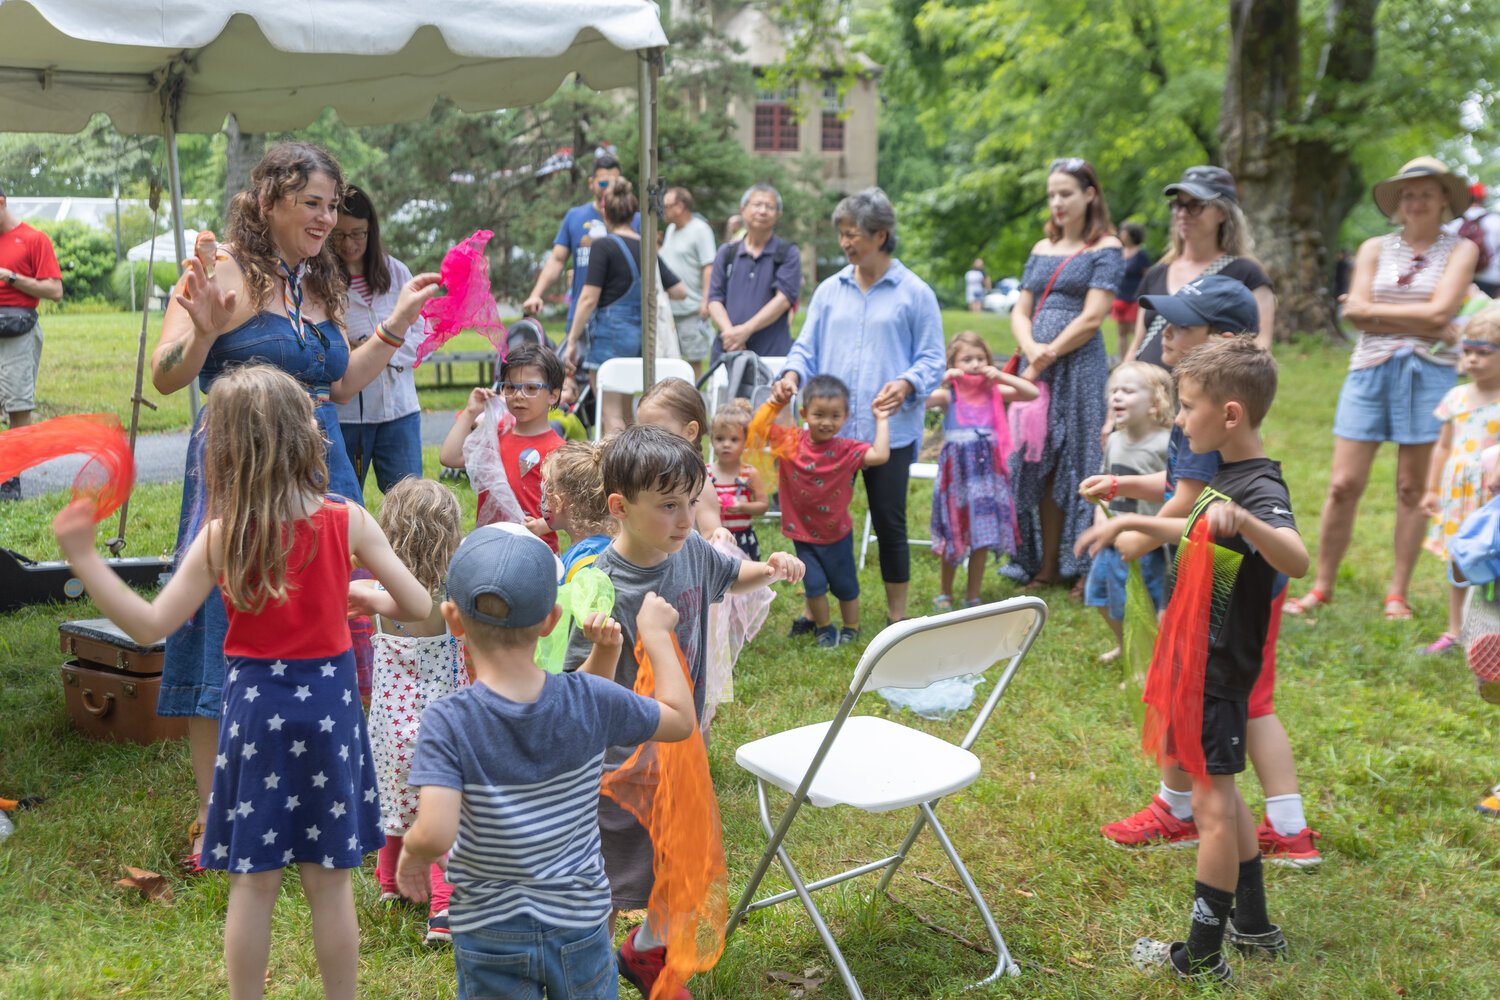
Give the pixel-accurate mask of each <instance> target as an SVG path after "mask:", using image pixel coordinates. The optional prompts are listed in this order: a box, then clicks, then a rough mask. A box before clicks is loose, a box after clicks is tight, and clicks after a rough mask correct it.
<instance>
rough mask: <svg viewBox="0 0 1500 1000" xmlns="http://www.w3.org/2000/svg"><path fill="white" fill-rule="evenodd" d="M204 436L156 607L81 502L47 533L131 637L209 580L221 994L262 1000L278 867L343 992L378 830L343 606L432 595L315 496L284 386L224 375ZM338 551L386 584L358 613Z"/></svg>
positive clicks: (366, 523) (294, 409)
mask: <svg viewBox="0 0 1500 1000" xmlns="http://www.w3.org/2000/svg"><path fill="white" fill-rule="evenodd" d="M206 427H207V430H206V435H205V441H204V453H203V466H204V471H205V478H206V481H207V496H208V511H209V515H210V518H211V519H210V520H208V522H207V523H206V524H205V526H204V528H203V529H202V530H201V531H200V532H199V534H198V536H197V537H196V538H194V539H193V541H192V543H191V544H190V545H189V546H188V549H187V552H186V554H185V555H184V556H183V558H182V561H181V563H180V564H179V566H178V569H177V571H176V572H175V573H174V574H173V575H172V579H171V581H170V582H168V584H167V586H166V587H165V588H163V590H162V592H161V594H160V595H159V596H158V597H157V598H156V600H155V601H153V602H150V603H147V602H146V601H145V600H144V599H143V598H141V597H139V596H138V595H136V594H135V593H134V592H133V591H131V590H130V589H129V588H127V587H126V586H125V585H124V584H123V583H122V582H121V581H120V579H119V577H118V576H116V575H115V574H114V571H113V570H111V569H110V568H109V566H108V565H107V564H106V563H105V562H104V561H103V560H102V559H101V558H100V557H99V554H98V551H97V550H96V549H95V547H94V525H93V511H92V509H91V507H90V505H89V504H88V503H87V502H86V501H84V502H79V503H74V504H72V505H70V506H69V507H68V508H66V509H65V510H64V511H63V512H62V513H61V514H59V515H58V516H57V518H56V520H54V521H53V525H52V527H53V531H54V533H55V534H56V535H57V539H58V544H59V546H60V547H61V548H62V550H63V553H64V554H65V555H66V556H67V557H68V559H69V560H70V562H71V563H72V564H73V571H74V573H75V574H76V575H77V577H78V578H79V580H80V581H82V582H83V584H84V586H85V587H86V588H87V589H88V591H89V593H90V594H91V595H92V596H93V597H94V599H95V601H96V602H97V603H98V605H99V607H100V609H101V610H102V611H103V612H104V613H105V614H106V615H108V616H109V617H110V619H111V620H113V621H114V622H115V623H116V624H117V625H119V626H120V627H121V628H122V629H124V630H125V632H126V633H127V634H129V635H130V636H132V637H133V638H134V639H136V640H137V641H138V642H142V643H148V642H154V641H156V640H157V639H159V638H161V637H162V636H164V635H166V634H167V633H168V632H171V631H172V630H173V629H175V628H177V627H179V626H180V625H182V624H183V623H184V622H185V621H187V619H188V618H189V617H190V616H191V615H192V614H193V613H194V612H195V611H196V610H197V609H198V608H199V606H200V605H202V603H203V602H204V600H206V599H207V597H208V595H209V592H210V591H211V590H212V589H213V587H214V584H215V583H218V585H219V587H220V589H221V591H222V592H223V599H224V603H225V606H226V610H227V612H228V618H229V630H228V633H227V635H226V636H225V640H224V655H225V665H226V670H225V684H224V711H223V718H222V721H221V724H220V729H219V745H218V754H217V757H216V759H215V767H214V778H213V794H212V796H211V797H210V799H209V813H208V824H207V830H206V833H205V840H204V850H203V859H202V864H203V865H204V867H207V868H222V869H227V870H228V871H229V904H228V908H227V913H226V916H225V920H224V961H225V966H226V968H227V972H228V978H229V995H230V997H231V998H234V1000H238V998H241V997H259V996H260V995H261V994H262V992H263V990H264V986H265V974H266V965H267V956H268V952H269V948H270V941H269V938H270V931H271V912H272V908H273V907H274V906H275V903H276V896H277V890H278V888H279V886H280V884H281V870H282V869H283V868H284V867H286V866H287V865H292V864H295V865H297V866H298V871H299V874H300V877H301V882H302V888H303V891H304V892H305V893H306V894H307V900H308V905H309V907H310V908H311V910H312V931H313V942H314V946H315V948H316V951H317V955H318V967H319V972H320V973H321V975H322V978H323V992H324V995H325V996H327V997H335V996H337V997H350V996H353V995H354V993H355V978H356V973H357V970H358V959H359V932H358V927H357V924H356V922H355V911H354V892H353V887H352V884H351V880H350V874H349V873H350V869H352V868H355V867H357V866H358V865H359V864H360V863H361V860H362V859H363V857H364V855H365V854H366V853H368V852H370V851H373V850H375V849H377V848H378V847H379V846H380V843H381V837H380V806H379V803H378V801H377V793H376V789H375V772H374V767H373V766H372V761H371V757H370V744H369V737H368V735H367V733H366V731H365V726H364V716H363V712H362V710H361V707H360V701H359V694H358V690H357V688H356V680H355V674H354V656H353V653H352V652H351V650H350V640H349V629H348V626H347V625H346V624H345V620H346V619H345V616H346V609H347V608H348V607H351V606H355V607H358V610H360V611H361V612H362V613H367V614H370V613H381V614H389V615H394V616H397V617H399V618H401V619H403V620H420V619H422V618H425V617H426V616H427V614H428V613H429V612H430V611H431V608H432V598H431V596H430V595H429V594H428V593H427V591H426V589H425V588H423V587H422V585H421V584H420V583H418V582H417V580H416V578H415V577H413V576H412V574H411V573H410V572H409V571H408V570H407V569H406V567H405V566H403V565H402V564H401V562H400V560H399V559H397V558H396V555H395V553H393V552H392V551H391V547H390V544H389V543H388V542H387V541H386V539H385V536H384V535H383V534H382V533H381V531H380V528H379V526H378V525H377V524H376V523H375V520H374V518H372V517H371V516H370V515H369V514H367V513H365V511H364V510H363V509H362V508H360V507H359V506H357V505H355V504H352V503H346V502H344V501H342V500H336V499H333V498H330V497H327V496H324V490H325V489H326V488H327V482H328V471H327V467H326V465H325V462H324V457H323V456H324V446H323V441H322V437H321V434H320V433H319V431H318V427H317V424H316V423H315V422H314V420H313V407H312V402H311V398H310V396H309V395H308V391H307V390H306V389H305V388H303V387H302V386H301V385H300V384H299V383H298V382H296V381H295V380H294V379H292V378H291V377H290V376H289V375H287V374H285V373H284V372H282V371H280V370H278V369H275V368H271V367H269V366H265V365H253V366H248V367H245V368H242V369H239V370H238V371H235V372H232V373H229V374H226V375H224V376H222V377H221V378H220V379H219V380H218V381H217V382H215V383H214V390H213V393H212V394H211V395H210V396H209V400H208V415H207V421H206ZM351 556H353V557H356V558H358V559H359V561H360V563H361V564H363V565H364V566H365V567H366V568H367V569H369V570H370V571H371V572H372V573H374V574H375V577H376V578H377V579H378V580H380V581H381V582H382V583H383V584H384V585H385V587H386V588H387V590H386V591H385V592H383V593H380V594H378V595H371V596H370V597H369V598H367V599H364V600H362V601H359V602H356V599H355V598H354V597H353V596H352V595H350V593H349V567H350V559H351Z"/></svg>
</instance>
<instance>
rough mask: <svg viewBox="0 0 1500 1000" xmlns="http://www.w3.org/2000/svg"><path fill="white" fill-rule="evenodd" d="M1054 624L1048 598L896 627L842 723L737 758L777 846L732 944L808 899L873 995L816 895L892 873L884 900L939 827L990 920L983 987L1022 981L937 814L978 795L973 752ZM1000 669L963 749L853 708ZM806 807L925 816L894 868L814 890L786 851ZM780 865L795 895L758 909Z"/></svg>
mask: <svg viewBox="0 0 1500 1000" xmlns="http://www.w3.org/2000/svg"><path fill="white" fill-rule="evenodd" d="M1046 620H1047V605H1046V604H1045V603H1043V602H1042V601H1041V600H1040V599H1039V598H1036V597H1015V598H1011V599H1010V600H1008V601H1001V602H999V603H997V604H984V605H980V606H979V607H975V608H964V609H962V610H959V611H949V612H947V613H945V614H941V615H933V616H931V617H928V618H913V619H907V620H906V621H900V622H897V623H895V624H894V625H890V626H888V627H887V628H885V629H884V630H883V631H882V632H881V633H880V634H879V635H877V636H876V637H875V638H874V639H873V640H872V641H871V642H870V645H869V646H868V647H866V649H865V653H864V656H862V657H860V661H859V665H858V666H857V667H856V668H855V670H854V679H853V680H852V681H851V682H850V684H849V694H848V695H847V696H846V697H845V698H844V700H843V703H842V704H841V705H839V709H838V713H837V714H836V715H835V716H834V717H833V720H832V721H831V722H820V723H817V724H815V725H811V726H802V727H800V728H798V729H789V730H787V731H785V732H782V733H777V734H776V735H774V736H767V737H765V738H764V739H759V740H756V741H754V742H753V743H747V744H745V745H744V746H742V747H740V748H739V749H738V750H737V751H735V755H734V759H735V763H737V764H739V766H740V767H742V768H744V769H745V770H747V771H749V772H750V773H751V774H753V775H755V792H756V797H757V799H758V800H759V805H760V822H761V826H762V827H763V828H764V829H765V832H766V836H767V837H768V838H769V842H768V843H767V844H766V849H765V852H764V853H763V854H762V855H761V858H760V864H759V865H757V866H756V869H755V872H754V874H752V875H751V876H750V882H749V884H748V885H746V886H745V891H744V893H743V894H742V895H741V896H740V900H739V902H738V903H737V904H736V905H735V908H734V912H733V913H732V914H731V915H730V917H729V925H728V929H727V933H728V934H733V933H734V930H735V928H736V927H738V926H739V924H740V922H741V920H743V919H744V917H745V915H746V914H747V913H750V912H753V911H755V910H760V909H764V908H765V907H768V906H774V905H776V904H777V903H781V902H785V901H786V900H788V899H792V898H793V897H795V898H798V899H800V900H802V905H803V906H804V907H805V908H806V909H807V915H808V916H809V917H811V918H812V922H813V926H814V927H815V928H816V929H817V932H818V936H819V937H820V938H822V939H823V944H824V945H825V946H826V947H827V948H828V953H829V955H830V956H831V957H832V959H833V964H834V965H835V966H836V967H837V968H838V971H839V976H840V977H841V978H842V979H843V981H844V986H845V987H846V988H847V989H848V991H849V995H850V997H852V998H854V1000H862V998H863V996H864V994H863V993H862V992H861V991H860V988H859V983H857V982H856V981H855V979H854V975H853V973H851V972H850V971H849V966H848V963H846V962H845V961H844V956H843V954H842V953H841V952H840V951H839V947H838V944H837V943H835V941H834V940H833V935H832V934H831V933H830V932H829V930H828V925H827V923H826V922H824V920H823V915H822V914H821V913H819V912H818V908H817V906H816V905H815V904H814V903H813V899H812V893H813V892H815V891H817V890H819V889H823V888H826V887H828V886H831V885H836V884H838V883H840V882H843V881H846V880H848V879H851V878H855V877H856V876H859V875H865V874H869V873H872V872H877V871H882V870H883V871H884V874H883V875H882V876H881V878H880V883H879V885H877V886H876V889H875V891H876V893H877V894H878V893H881V892H883V891H884V890H885V889H886V887H887V886H889V885H890V882H891V878H892V877H893V876H894V875H895V874H896V869H897V868H899V867H900V866H901V863H902V862H903V861H905V860H906V855H907V852H908V851H910V850H911V846H912V844H913V843H914V842H915V841H916V839H917V835H918V834H919V833H921V832H922V828H923V827H924V826H931V827H932V833H933V836H935V837H936V838H937V840H938V843H939V845H940V846H941V847H942V849H943V853H944V854H946V855H947V856H948V860H949V861H950V862H951V863H952V865H953V868H954V871H955V872H957V874H958V878H959V881H961V882H962V883H963V886H964V888H965V889H966V890H967V891H968V894H969V898H970V899H972V900H973V902H974V905H975V906H977V907H978V908H979V915H980V917H981V918H982V919H983V921H984V926H985V930H986V931H987V932H988V933H989V937H990V941H991V942H992V943H993V945H994V948H995V954H996V962H995V970H994V971H993V972H992V973H990V974H989V975H988V976H986V977H985V978H984V979H983V980H982V981H981V983H980V984H976V985H981V984H982V983H988V982H991V981H993V980H995V979H998V978H999V977H1000V976H1002V975H1012V976H1018V975H1020V974H1021V969H1020V966H1019V965H1017V964H1016V962H1015V960H1014V959H1013V958H1011V955H1010V951H1009V950H1008V949H1007V948H1006V947H1005V940H1004V939H1003V938H1002V937H1001V936H1000V930H999V928H998V927H996V926H995V919H994V917H992V916H991V915H990V911H989V907H988V906H986V905H985V902H984V897H982V896H981V895H980V894H979V889H978V887H976V886H975V884H974V880H973V879H972V878H971V877H970V876H969V872H968V870H967V869H966V868H965V867H964V865H963V862H962V861H961V860H960V859H959V856H958V850H957V848H955V847H954V846H953V843H952V841H950V840H949V839H948V835H947V833H945V832H944V830H943V827H942V824H940V823H939V822H938V819H937V816H936V814H935V810H936V808H937V804H938V801H939V800H940V799H942V798H943V797H944V796H946V795H950V794H952V793H953V792H956V791H959V790H960V789H963V788H967V787H968V786H969V785H971V784H973V783H974V781H975V779H977V778H978V777H979V768H980V761H979V758H978V757H976V756H975V755H974V754H973V753H972V752H971V751H970V749H969V748H970V747H971V746H973V744H974V740H975V739H976V738H977V737H978V736H979V732H980V730H981V729H983V728H984V724H985V723H986V722H987V721H988V720H989V718H990V716H991V715H992V714H993V713H994V710H995V706H996V704H998V703H999V701H1000V698H1001V696H1002V695H1003V694H1005V690H1006V688H1008V687H1009V686H1010V682H1011V678H1013V677H1014V676H1015V673H1016V670H1017V668H1018V667H1020V665H1021V661H1022V660H1023V659H1025V657H1026V653H1027V652H1028V651H1029V650H1030V649H1031V645H1032V643H1033V642H1035V641H1036V637H1037V636H1038V635H1039V634H1041V631H1042V625H1043V624H1044V623H1045V622H1046ZM1001 660H1006V661H1007V662H1006V664H1005V668H1004V670H1003V672H1002V673H1001V675H1000V677H999V678H998V679H997V680H996V681H995V686H994V690H992V691H991V692H990V696H989V697H988V698H987V699H986V700H985V703H984V706H983V707H982V708H981V709H980V710H979V713H978V715H977V716H975V718H974V721H973V723H972V724H971V725H970V726H969V731H968V733H967V734H966V735H965V736H964V738H963V740H962V741H960V742H959V743H957V744H953V743H950V742H948V741H947V740H944V739H940V738H939V737H936V736H932V735H929V734H927V733H924V732H921V731H920V730H916V729H909V728H907V727H906V726H903V725H901V724H900V723H897V722H892V721H890V720H888V719H883V718H879V717H876V716H869V715H856V716H851V715H850V712H851V711H852V710H853V709H854V703H855V702H856V701H858V700H859V696H860V694H861V693H862V692H863V691H864V690H865V689H866V688H879V687H900V688H920V687H926V686H927V685H928V684H931V683H933V682H934V681H939V680H944V679H946V678H949V677H959V676H962V675H965V674H973V673H978V672H980V671H983V670H985V669H986V668H987V667H989V666H991V665H992V664H995V663H998V662H1000V661H1001ZM768 784H770V785H775V786H776V787H777V788H780V789H781V790H782V791H784V792H788V793H790V795H791V801H790V802H789V803H788V804H787V807H786V811H785V812H784V813H782V815H781V819H780V821H779V822H778V823H776V824H774V825H773V824H772V821H771V814H770V808H769V806H768V804H767V801H766V786H767V785H768ZM804 803H811V804H812V805H814V806H817V807H818V808H827V807H829V806H836V805H847V806H852V807H854V808H856V809H862V810H864V811H865V812H870V813H883V812H891V811H894V810H897V809H908V808H912V807H915V808H916V810H917V816H916V818H915V820H914V821H913V822H912V825H911V828H910V829H909V830H907V832H906V837H905V839H904V840H902V842H901V846H900V848H899V849H898V850H897V851H896V853H895V854H893V855H891V856H890V857H887V858H882V859H881V860H879V861H871V862H869V863H867V864H863V865H860V866H858V867H856V868H851V869H849V870H848V871H846V872H843V873H841V874H838V875H833V876H830V877H828V878H822V879H818V880H817V881H815V882H804V881H803V879H802V876H801V874H799V873H798V871H797V869H796V868H795V867H794V866H793V865H792V859H791V857H790V856H789V855H788V854H787V851H786V846H785V840H786V836H787V831H788V830H790V829H791V826H792V821H793V820H795V819H796V818H797V813H798V811H799V810H800V809H801V808H802V806H803V804H804ZM773 858H775V859H777V860H779V861H780V862H781V867H782V869H783V870H785V872H786V875H787V878H788V879H789V880H790V881H791V883H792V888H791V889H790V890H788V891H786V892H781V893H777V894H776V895H774V896H768V897H766V898H765V899H760V900H757V899H755V890H756V889H757V888H759V887H760V883H761V880H762V879H763V878H764V877H765V874H766V871H767V869H769V868H770V865H771V860H772V859H773Z"/></svg>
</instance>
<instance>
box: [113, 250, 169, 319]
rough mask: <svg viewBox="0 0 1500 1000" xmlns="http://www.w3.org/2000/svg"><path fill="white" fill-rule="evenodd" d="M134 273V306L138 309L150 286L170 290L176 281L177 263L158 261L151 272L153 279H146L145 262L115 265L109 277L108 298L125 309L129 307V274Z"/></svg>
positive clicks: (136, 261) (135, 261)
mask: <svg viewBox="0 0 1500 1000" xmlns="http://www.w3.org/2000/svg"><path fill="white" fill-rule="evenodd" d="M132 271H134V272H135V304H136V307H137V308H139V307H140V304H141V300H142V299H144V298H145V297H146V296H147V295H150V294H151V286H152V285H155V286H156V287H157V288H160V289H163V290H170V289H171V287H172V285H173V284H174V283H176V281H177V263H176V262H175V261H171V260H165V261H163V260H159V261H157V262H156V266H155V267H154V268H153V270H152V274H153V275H154V279H151V278H148V276H147V274H146V262H145V261H143V260H134V261H124V260H122V261H120V263H118V264H116V265H115V269H114V273H113V274H112V275H111V276H110V298H111V299H113V300H114V301H115V302H117V303H119V304H120V305H123V306H125V307H126V308H129V307H130V301H131V299H130V274H131V272H132Z"/></svg>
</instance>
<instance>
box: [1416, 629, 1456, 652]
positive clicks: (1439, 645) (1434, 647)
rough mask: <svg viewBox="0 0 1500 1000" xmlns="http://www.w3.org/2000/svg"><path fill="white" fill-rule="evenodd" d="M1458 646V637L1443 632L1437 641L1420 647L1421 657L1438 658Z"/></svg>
mask: <svg viewBox="0 0 1500 1000" xmlns="http://www.w3.org/2000/svg"><path fill="white" fill-rule="evenodd" d="M1457 646H1458V636H1456V635H1454V634H1453V633H1452V632H1444V633H1443V634H1442V635H1440V636H1438V637H1437V639H1435V640H1434V641H1432V642H1430V643H1428V644H1427V645H1426V646H1423V647H1422V655H1423V656H1440V655H1442V654H1443V653H1446V652H1448V651H1449V650H1451V649H1455V648H1457Z"/></svg>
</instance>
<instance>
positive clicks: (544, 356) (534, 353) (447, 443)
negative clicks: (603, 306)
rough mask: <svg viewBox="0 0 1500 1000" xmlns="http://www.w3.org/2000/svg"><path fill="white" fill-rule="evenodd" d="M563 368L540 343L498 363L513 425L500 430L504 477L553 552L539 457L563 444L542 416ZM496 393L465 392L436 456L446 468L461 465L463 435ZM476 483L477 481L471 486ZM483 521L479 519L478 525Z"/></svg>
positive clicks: (525, 346) (552, 403) (530, 523)
mask: <svg viewBox="0 0 1500 1000" xmlns="http://www.w3.org/2000/svg"><path fill="white" fill-rule="evenodd" d="M562 384H563V367H562V362H561V361H559V360H558V358H557V355H556V354H554V353H553V352H552V351H551V350H549V349H547V348H545V347H538V346H536V345H534V344H523V345H522V346H520V347H516V348H513V349H512V350H511V351H510V352H509V353H507V354H506V355H505V362H504V364H503V365H501V367H500V383H499V389H500V395H501V397H502V398H503V399H504V400H505V406H506V408H507V409H509V410H510V413H511V416H513V417H515V418H516V423H515V426H513V427H511V429H510V430H508V431H504V432H502V433H501V434H500V461H501V464H502V465H504V466H505V478H506V481H507V482H509V483H510V490H511V492H512V493H514V494H515V497H516V502H517V503H518V504H520V507H521V513H522V514H524V515H525V517H526V527H528V528H530V529H531V530H532V531H533V532H534V533H536V534H537V535H539V536H541V538H542V540H543V541H545V542H546V543H547V544H548V545H550V546H552V551H553V552H556V551H557V532H555V531H553V530H552V529H551V528H550V527H549V526H548V525H547V520H546V518H545V517H544V516H543V514H542V462H543V460H544V459H546V457H547V456H548V455H550V454H552V453H553V452H554V451H556V450H557V449H559V448H561V447H562V444H563V439H562V438H561V437H559V436H558V434H557V432H556V431H555V430H553V429H552V425H551V424H550V423H549V422H548V421H547V412H548V410H550V409H551V408H552V407H553V406H556V405H557V399H558V394H559V393H560V392H561V391H562ZM494 395H495V390H494V389H487V388H485V387H483V386H480V387H479V388H477V389H475V390H474V391H473V392H471V393H469V401H468V404H467V405H466V406H465V407H464V408H463V409H462V410H460V411H459V412H458V416H457V417H456V418H455V419H454V421H453V427H452V428H451V429H450V430H449V431H448V436H447V437H446V438H444V439H443V446H442V448H441V449H440V450H439V451H438V461H439V462H441V463H442V464H443V465H445V466H447V467H448V468H450V469H462V468H463V467H464V440H465V439H466V438H468V436H469V435H470V434H471V433H473V431H474V428H475V427H476V426H477V425H478V423H479V420H480V418H481V417H483V416H484V408H485V404H486V403H488V402H489V400H490V398H491V397H493V396H494ZM477 488H478V487H477V486H476V489H477ZM484 508H485V493H484V492H483V491H481V492H480V494H479V509H480V510H481V511H483V510H484ZM484 523H485V521H483V520H481V521H480V522H479V525H480V526H482V525H483V524H484Z"/></svg>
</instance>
